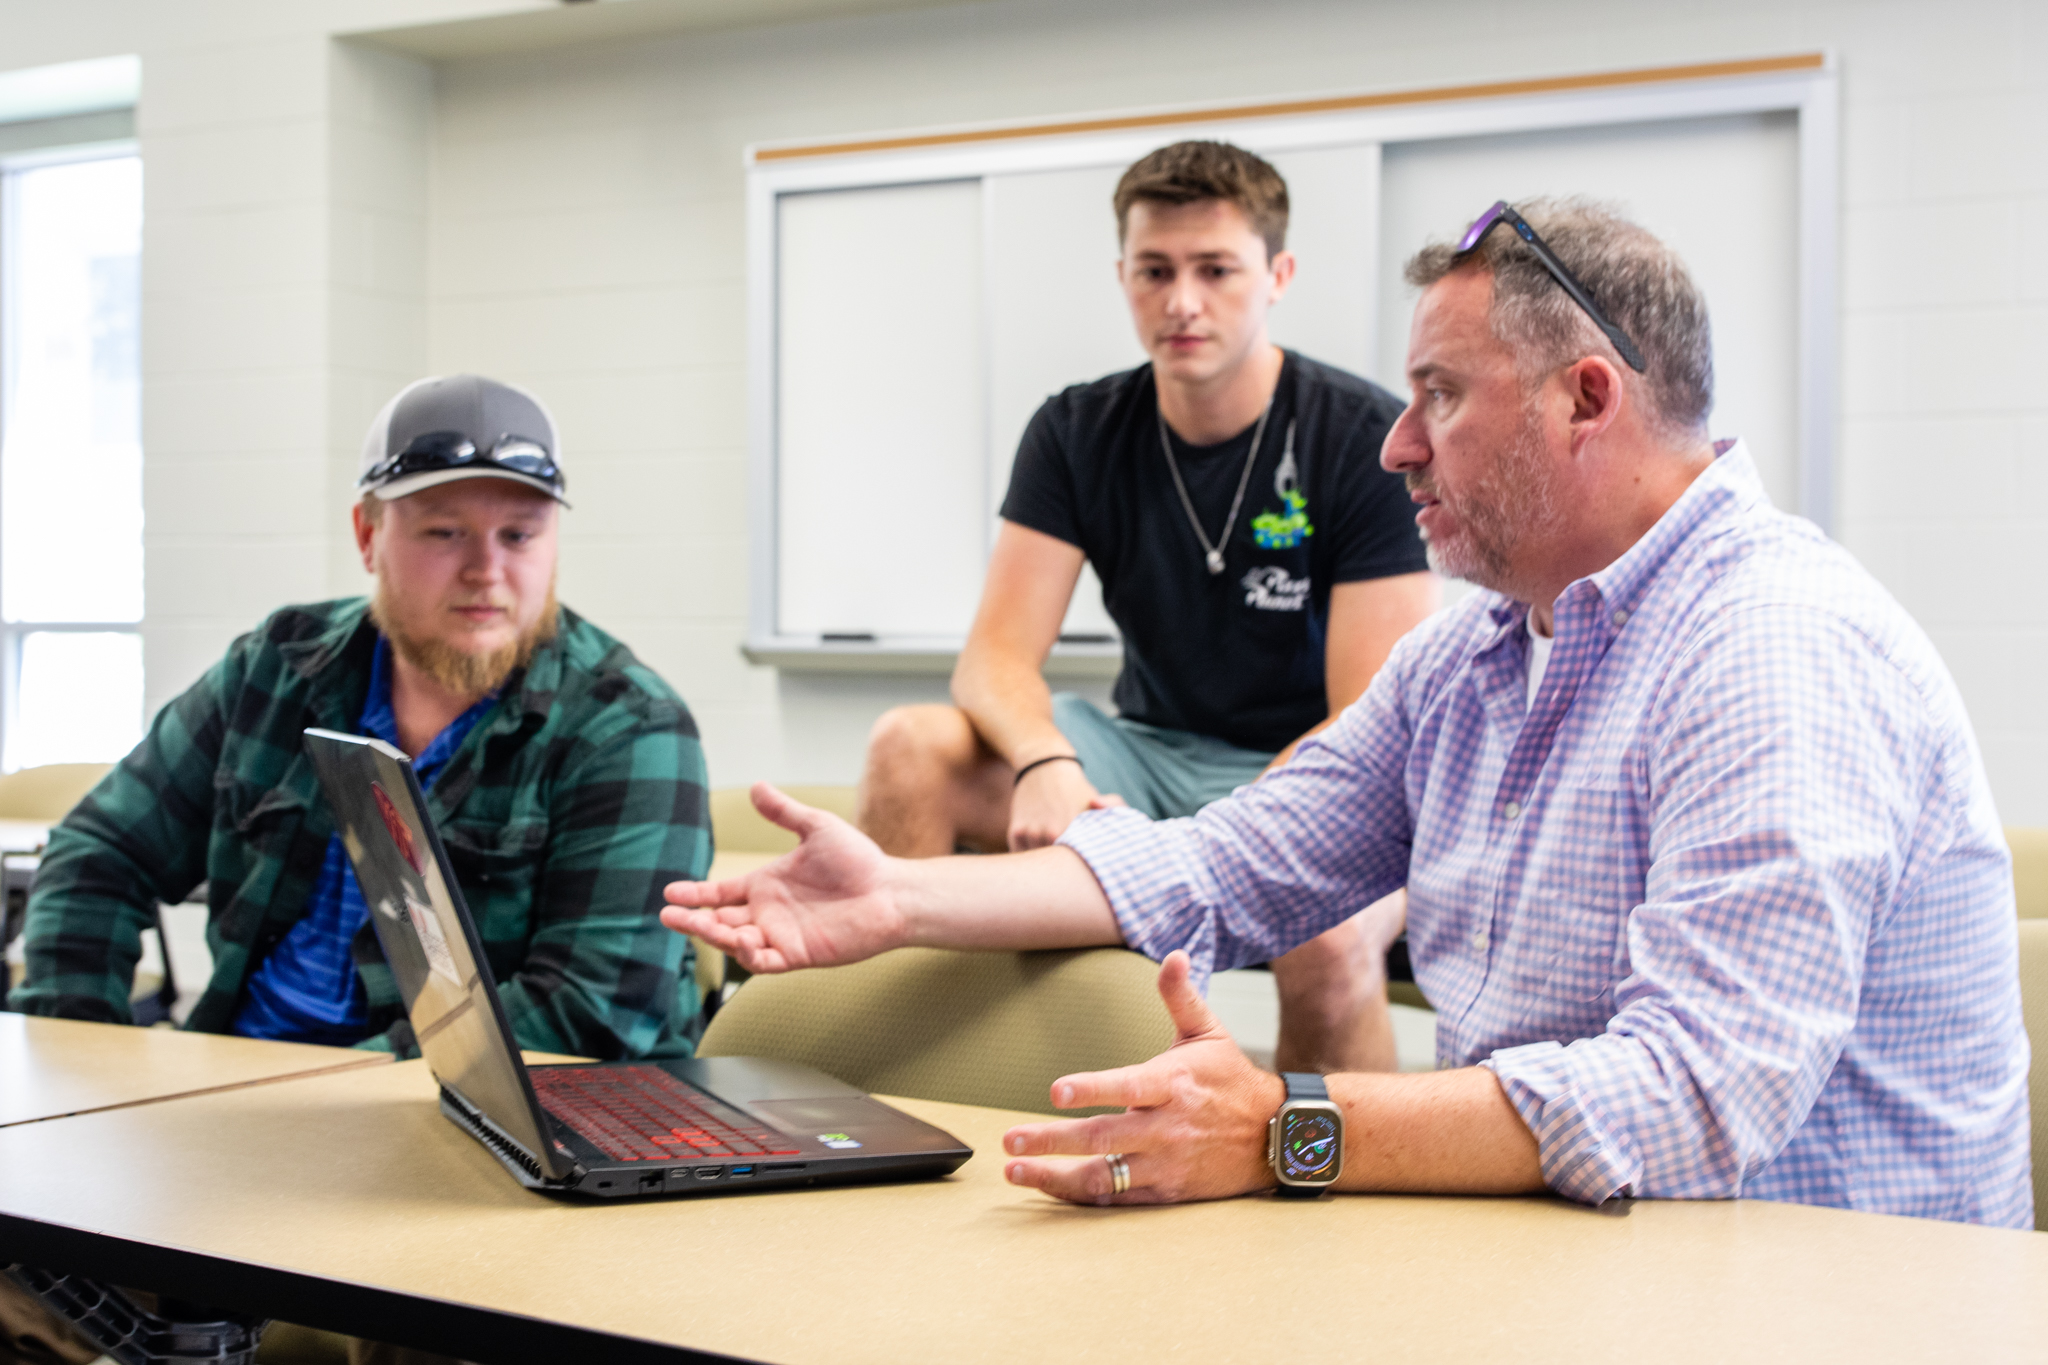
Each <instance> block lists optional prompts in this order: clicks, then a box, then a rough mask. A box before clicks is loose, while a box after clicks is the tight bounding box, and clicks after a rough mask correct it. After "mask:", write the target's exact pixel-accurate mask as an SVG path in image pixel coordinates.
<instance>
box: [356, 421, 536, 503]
mask: <svg viewBox="0 0 2048 1365" xmlns="http://www.w3.org/2000/svg"><path fill="white" fill-rule="evenodd" d="M449 469H502V470H504V471H505V472H506V473H508V474H523V475H525V476H526V477H527V478H529V479H539V480H541V481H542V482H544V483H546V484H547V485H548V486H549V487H550V488H553V489H555V490H556V491H557V492H559V491H561V488H562V482H563V480H562V471H561V468H560V467H559V466H557V465H556V464H555V459H554V456H552V455H550V454H549V453H548V448H547V446H546V445H545V444H543V443H542V442H540V441H536V440H534V439H533V438H532V437H531V436H519V435H514V434H511V433H507V434H505V435H502V436H500V437H498V439H497V440H495V441H493V442H492V443H491V446H490V449H489V450H479V449H477V445H476V442H474V441H472V440H470V439H469V437H467V436H465V435H463V434H462V433H461V432H459V431H427V432H422V433H421V434H419V435H418V436H415V437H413V438H412V440H410V441H408V442H407V443H406V446H405V449H403V450H401V451H399V452H398V453H397V454H396V455H393V456H392V457H391V458H390V459H388V460H385V461H384V462H383V463H382V464H379V465H377V466H376V467H375V468H373V469H372V470H371V471H370V472H369V473H367V474H365V475H363V478H362V482H361V483H360V485H359V486H360V487H363V488H376V487H378V486H379V485H382V484H386V483H390V482H391V481H392V480H394V479H402V478H405V477H407V476H408V475H412V474H438V473H441V472H442V471H444V470H449Z"/></svg>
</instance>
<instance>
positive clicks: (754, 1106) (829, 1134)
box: [747, 1095, 958, 1153]
mask: <svg viewBox="0 0 2048 1365" xmlns="http://www.w3.org/2000/svg"><path fill="white" fill-rule="evenodd" d="M747 1108H749V1109H751V1110H754V1111H755V1112H756V1113H758V1114H760V1115H761V1116H762V1117H763V1118H765V1119H767V1120H768V1121H769V1122H770V1123H773V1124H774V1125H775V1126H776V1127H777V1128H780V1129H781V1130H782V1131H783V1132H785V1133H788V1134H789V1135H790V1136H792V1137H804V1138H811V1139H813V1140H814V1141H819V1142H823V1143H825V1144H826V1145H827V1146H828V1147H833V1148H836V1149H838V1150H841V1151H847V1150H852V1149H853V1148H852V1144H854V1143H858V1144H860V1146H862V1147H865V1148H868V1149H870V1150H874V1151H878V1152H884V1153H887V1152H927V1151H929V1152H938V1151H947V1150H950V1149H952V1148H954V1147H956V1146H958V1143H956V1142H955V1141H954V1140H953V1139H951V1138H949V1137H948V1136H947V1135H946V1134H944V1133H942V1132H940V1131H939V1130H938V1129H936V1128H934V1127H932V1126H931V1125H929V1124H926V1123H920V1122H919V1121H918V1120H916V1119H914V1118H912V1117H910V1115H908V1114H904V1113H900V1112H898V1111H897V1110H894V1109H891V1108H890V1107H889V1106H888V1105H886V1104H881V1103H878V1102H877V1101H875V1100H871V1099H869V1098H867V1097H866V1096H865V1095H831V1096H825V1097H822V1098H819V1099H814V1100H755V1101H753V1102H752V1103H751V1104H749V1105H748V1106H747Z"/></svg>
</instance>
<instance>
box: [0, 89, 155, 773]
mask: <svg viewBox="0 0 2048 1365" xmlns="http://www.w3.org/2000/svg"><path fill="white" fill-rule="evenodd" d="M48 122H49V124H51V125H52V127H51V132H52V134H53V135H59V134H69V136H71V137H75V136H77V131H76V130H75V129H73V128H71V127H67V125H75V124H78V123H81V122H83V120H78V119H52V120H49V121H48ZM141 154H142V151H141V147H140V145H139V143H138V142H137V140H136V139H135V138H134V137H132V136H129V137H120V138H111V139H107V138H98V139H94V140H90V141H82V142H81V141H69V140H66V141H58V142H55V143H52V144H49V145H44V146H36V147H26V148H21V149H19V150H14V151H8V152H5V153H0V437H4V434H5V432H6V424H7V417H8V412H9V409H10V407H11V405H12V399H13V394H12V393H11V391H10V390H11V387H12V385H11V382H10V379H9V376H10V374H11V373H12V371H11V370H10V369H9V367H8V363H7V360H8V354H9V352H10V351H11V350H12V349H13V346H14V344H15V339H14V328H15V322H14V315H13V313H12V312H11V311H10V309H9V302H8V298H7V284H8V279H9V273H10V271H9V263H10V259H11V253H12V251H13V238H14V236H15V228H14V215H15V212H16V210H15V199H14V195H13V193H12V191H11V189H10V185H11V182H12V180H13V178H14V176H15V175H17V174H19V173H21V172H23V171H35V170H44V169H47V168H49V167H52V166H75V165H81V164H83V163H85V162H89V161H111V160H116V159H118V158H121V157H129V156H132V157H137V158H140V156H141ZM138 364H139V362H138ZM137 378H138V381H139V379H140V376H139V375H138V376H137ZM143 445H144V454H143V459H144V462H145V467H146V465H147V460H148V455H147V446H146V443H143ZM5 496H6V494H5V490H4V486H0V527H4V525H5V516H6V508H5V503H4V499H5ZM146 515H147V513H146V511H145V516H146ZM5 573H6V561H5V557H4V556H0V601H4V600H5V598H4V593H5V587H6V584H5ZM148 619H149V598H148V593H147V587H146V585H145V590H144V596H143V608H142V615H141V616H139V617H137V618H136V619H135V620H133V621H10V620H8V619H7V618H6V616H5V614H4V612H0V773H7V772H15V771H18V768H19V765H17V764H16V763H15V762H14V742H13V741H14V735H15V732H16V729H17V727H18V724H19V720H20V705H21V656H22V646H23V643H24V641H25V640H26V639H27V637H28V636H30V635H37V634H43V633H53V634H94V635H134V636H137V637H138V638H139V637H141V635H142V631H143V625H144V623H145V622H146V621H147V620H148ZM144 667H145V669H146V668H147V663H146V661H145V665H144ZM144 728H145V729H147V721H146V718H145V724H144Z"/></svg>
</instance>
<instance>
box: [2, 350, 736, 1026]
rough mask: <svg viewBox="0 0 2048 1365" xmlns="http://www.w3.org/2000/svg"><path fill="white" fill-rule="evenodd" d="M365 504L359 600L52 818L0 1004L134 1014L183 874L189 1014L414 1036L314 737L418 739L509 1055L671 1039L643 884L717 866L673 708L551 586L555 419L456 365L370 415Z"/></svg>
mask: <svg viewBox="0 0 2048 1365" xmlns="http://www.w3.org/2000/svg"><path fill="white" fill-rule="evenodd" d="M358 487H359V489H360V490H361V493H362V500H361V502H360V503H358V505H357V506H356V508H355V509H354V525H355V536H356V543H357V546H358V548H359V549H360V551H361V553H362V557H363V564H364V567H365V568H367V569H368V570H369V571H370V572H372V573H373V574H375V575H376V593H375V596H374V597H373V598H371V599H369V600H364V599H361V598H353V599H348V600H344V601H337V602H324V603H319V604H316V605H312V606H298V607H286V608H284V609H283V610H281V611H279V612H278V613H276V614H275V615H274V616H272V617H271V618H270V619H269V620H267V621H265V622H264V623H263V624H262V625H261V626H259V627H258V628H257V629H256V630H255V631H253V632H251V633H250V634H248V635H245V636H243V637H242V638H241V639H239V640H237V641H236V642H235V643H234V645H233V646H231V647H230V648H229V650H228V652H227V656H226V657H225V658H223V659H222V660H221V661H220V662H219V663H218V664H216V665H215V666H214V667H213V668H212V669H210V670H209V671H208V672H207V674H206V675H205V676H204V677H203V678H201V679H200V680H199V681H198V682H197V683H195V684H194V685H193V686H192V688H191V689H190V690H189V691H187V692H186V693H185V694H184V695H183V696H181V697H179V698H178V699H177V700H176V701H173V702H172V703H171V704H170V705H168V706H166V707H165V708H164V709H163V711H162V712H161V713H159V714H158V716H157V718H156V720H155V722H154V723H153V724H152V725H151V727H150V731H149V735H148V737H147V738H145V739H144V740H143V742H142V743H141V744H140V745H138V746H137V747H136V749H135V751H134V752H133V753H131V754H129V755H128V757H127V758H125V759H123V760H122V761H121V763H120V764H118V765H117V766H116V767H115V768H114V770H113V771H112V772H111V773H109V774H108V776H107V778H106V779H105V780H104V781H103V782H101V783H100V785H99V786H98V787H97V788H95V789H94V790H93V791H92V793H91V794H90V795H88V796H87V797H86V798H85V800H84V801H83V802H82V803H81V804H80V805H79V807H78V808H77V809H76V810H75V811H73V812H72V813H71V814H70V815H69V816H68V817H66V819H65V820H64V822H63V823H62V824H61V825H60V826H59V827H58V828H57V829H56V830H55V831H53V832H52V834H51V836H50V842H49V847H48V850H47V851H46V852H45V854H44V856H43V859H42V865H41V868H40V870H39V872H38V875H37V879H36V885H35V890H34V893H33V895H32V897H31V899H30V902H29V907H28V921H27V928H26V939H27V944H26V949H27V964H28V972H27V975H26V976H25V977H24V979H23V981H22V984H21V985H20V986H19V987H18V988H17V989H16V990H15V991H14V993H13V994H12V996H11V997H10V998H9V1001H8V1003H9V1005H10V1006H11V1007H12V1008H13V1009H16V1010H19V1011H22V1012H25V1013H29V1014H47V1015H60V1016H66V1017H70V1018H75V1019H100V1020H113V1021H120V1022H125V1021H127V1020H128V1019H129V1017H130V1016H129V1008H128V995H129V990H130V983H131V980H132V977H133V975H134V971H135V963H136V959H137V956H138V954H139V950H140V933H141V930H142V929H143V928H144V927H145V926H147V925H149V924H150V923H151V922H152V920H153V917H154V914H155V910H156V906H157V904H158V902H176V901H179V900H182V899H184V898H185V896H186V895H187V894H189V893H190V892H191V891H192V890H193V889H194V888H195V887H197V886H198V885H200V884H201V883H202V882H203V883H204V884H205V885H206V888H207V900H208V905H209V907H210V912H211V913H210V920H209V923H208V927H207V939H208V942H209V944H210V945H211V947H212V949H213V959H214V970H213V976H212V979H211V980H210V981H208V983H207V985H206V989H205V992H204V994H202V995H201V996H200V998H199V1001H198V1003H197V1004H196V1005H195V1006H194V1008H193V1010H192V1013H191V1017H190V1018H189V1019H188V1020H187V1022H186V1027H188V1028H193V1029H199V1030H203V1031H206V1032H214V1033H239V1034H243V1035H246V1036H250V1037H258V1038H280V1039H288V1040H292V1041H298V1042H313V1043H326V1044H333V1045H354V1046H357V1047H367V1048H380V1049H389V1050H391V1051H393V1052H396V1053H398V1054H399V1055H401V1056H407V1055H414V1054H415V1053H416V1051H417V1049H416V1047H415V1046H414V1041H413V1037H412V1030H411V1026H410V1025H409V1024H408V1022H407V1021H406V1018H405V1009H404V1003H403V1001H401V1000H400V998H399V995H398V991H397V988H396V984H395V983H394V981H393V979H392V976H391V972H390V969H389V968H388V967H387V966H386V965H385V963H384V959H383V955H382V953H381V951H380V950H379V948H378V945H377V940H376V937H375V934H374V933H373V931H372V930H371V928H370V926H369V923H368V912H367V910H366V908H365V906H364V903H363V898H362V894H361V892H360V891H359V890H358V888H357V886H356V882H355V874H354V871H353V870H352V869H351V868H350V867H349V865H348V859H347V857H346V856H345V854H344V853H343V851H342V846H341V841H340V839H339V838H337V837H336V835H335V832H334V830H335V826H334V817H333V815H332V813H331V812H330V811H329V810H328V808H327V803H326V801H325V799H324V798H323V797H322V795H321V792H320V785H319V782H318V780H317V779H316V778H315V776H314V773H313V768H312V764H311V762H310V761H309V760H308V759H307V757H306V754H305V751H304V749H303V748H302V747H301V734H302V732H303V731H304V730H305V729H306V728H307V727H308V726H320V727H324V728H327V729H332V730H342V731H348V732H353V733H362V734H370V735H375V736H377V737H378V738H381V739H384V740H386V741H389V742H390V743H393V744H396V745H397V746H398V747H399V748H400V749H402V750H404V751H405V752H406V753H408V754H410V755H412V757H413V762H414V765H415V767H416V769H417V770H418V773H419V776H420V781H421V785H422V786H423V787H424V788H425V789H426V792H427V804H428V807H429V809H430V810H431V811H432V813H433V816H434V819H435V820H436V822H437V823H438V824H439V825H440V828H441V832H442V837H443V840H444V842H445V843H446V844H447V847H448V853H449V857H450V859H451V861H452V862H453V863H454V866H455V872H456V877H457V880H458V882H459V883H460V885H461V888H462V894H463V897H464V899H465V900H466V901H467V902H468V903H469V906H470V909H471V911H472V913H473V914H474V915H475V917H476V921H477V928H478V930H479V932H480V934H481V936H482V938H483V941H484V948H485V952H486V954H487V956H488V957H489V959H490V963H491V970H492V972H493V973H494V974H495V975H496V976H497V979H498V981H499V982H500V983H501V985H500V988H499V989H500V992H501V994H502V997H503V1000H504V1004H505V1010H506V1013H507V1015H509V1016H510V1018H511V1021H512V1029H513V1032H514V1033H515V1034H517V1035H518V1038H519V1042H520V1044H521V1045H522V1046H524V1047H528V1048H533V1049H537V1050H539V1051H543V1052H559V1053H568V1054H572V1055H577V1056H584V1057H605V1058H619V1057H643V1056H659V1055H678V1054H686V1053H687V1052H688V1051H689V1048H690V1042H689V1036H690V1034H689V1031H690V1028H691V1025H692V1022H693V1021H694V1019H695V1017H696V1014H697V999H696V987H695V982H694V977H693V974H692V971H691V954H690V951H689V947H688V945H687V944H686V943H684V942H683V941H681V940H680V939H678V938H677V936H675V935H673V934H669V933H667V932H665V931H664V930H663V929H662V927H661V925H660V923H659V921H658V919H657V917H656V916H657V913H658V911H659V909H660V906H661V888H662V886H663V885H664V884H666V883H668V882H670V881H673V880H674V879H676V878H677V877H696V876H702V875H703V873H704V871H705V869H706V868H707V867H708V866H709V864H710V860H711V832H710V827H709V816H708V812H707V806H706V801H705V777H704V759H703V754H702V751H701V749H700V748H699V745H698V739H697V730H696V726H695V724H694V723H693V722H692V721H691V719H690V713H689V711H688V709H687V708H686V707H685V706H684V705H683V702H682V699H681V698H679V697H678V696H676V694H675V693H674V692H673V691H671V690H670V689H669V687H668V686H667V685H666V684H665V683H663V682H662V680H661V679H660V678H659V677H657V676H656V675H655V674H654V673H653V672H652V671H651V670H650V669H648V668H647V666H646V665H644V664H642V663H641V662H640V661H639V660H638V659H636V658H635V657H634V656H633V654H632V651H630V650H629V649H627V648H626V646H624V645H623V644H621V643H619V642H618V641H617V640H615V639H613V638H612V637H611V636H609V635H606V634H605V633H604V632H603V631H601V630H599V629H597V628H596V627H595V626H593V625H591V624H590V623H589V622H588V621H585V620H584V619H583V618H581V617H580V616H578V615H576V613H574V612H572V611H570V610H568V609H567V608H566V607H561V606H559V605H557V603H556V601H555V564H556V556H557V529H558V509H559V507H560V506H562V505H564V500H563V496H562V495H563V488H564V481H563V477H562V471H561V466H560V464H559V450H558V447H557V442H556V435H555V429H554V423H553V421H552V420H551V419H550V418H549V416H548V414H547V412H546V411H545V409H543V408H542V407H541V405H540V404H539V403H538V402H537V401H536V400H534V399H533V398H532V397H531V396H530V395H528V394H526V393H524V392H522V391H520V390H518V389H515V388H512V387H510V386H509V385H505V384H499V383H496V382H494V381H492V380H488V379H481V378H478V377H476V376H473V375H458V376H453V377H448V378H440V379H425V380H421V381H419V382H418V383H415V384H413V385H410V386H409V387H407V388H406V389H405V390H404V391H403V392H401V393H400V394H399V395H398V396H397V397H396V398H394V399H392V400H391V402H390V403H389V404H387V405H386V407H385V408H384V410H383V411H382V412H381V413H380V414H378V417H377V420H376V422H375V423H374V424H373V425H372V427H371V430H370V433H369V437H368V440H367V441H366V444H365V448H364V453H363V476H362V479H361V482H360V483H359V485H358Z"/></svg>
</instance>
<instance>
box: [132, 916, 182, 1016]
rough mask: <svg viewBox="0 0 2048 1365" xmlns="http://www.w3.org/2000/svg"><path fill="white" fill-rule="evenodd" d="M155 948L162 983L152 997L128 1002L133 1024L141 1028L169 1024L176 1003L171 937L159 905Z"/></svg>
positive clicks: (175, 980) (176, 979)
mask: <svg viewBox="0 0 2048 1365" xmlns="http://www.w3.org/2000/svg"><path fill="white" fill-rule="evenodd" d="M156 946H157V950H158V953H159V955H160V956H161V957H162V958H163V962H164V979H163V982H162V984H160V985H159V986H158V987H157V988H156V993H155V994H154V995H146V996H143V997H142V998H141V999H139V1000H133V1001H130V1002H129V1010H130V1012H131V1013H132V1014H133V1015H134V1018H135V1022H136V1023H137V1024H138V1025H140V1026H141V1027H143V1028H148V1027H149V1026H150V1025H152V1024H161V1023H166V1022H169V1021H170V1018H171V1011H172V1009H173V1008H175V1007H176V1005H177V1003H178V976H177V973H176V972H174V971H172V970H171V936H170V935H169V934H167V933H165V932H164V908H163V907H162V906H161V905H159V906H158V907H157V908H156Z"/></svg>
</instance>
